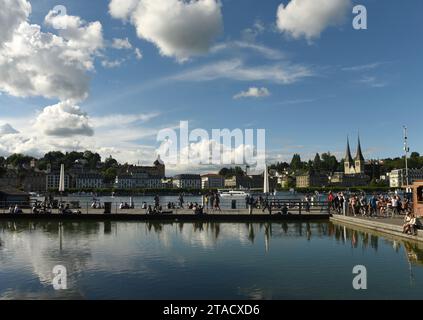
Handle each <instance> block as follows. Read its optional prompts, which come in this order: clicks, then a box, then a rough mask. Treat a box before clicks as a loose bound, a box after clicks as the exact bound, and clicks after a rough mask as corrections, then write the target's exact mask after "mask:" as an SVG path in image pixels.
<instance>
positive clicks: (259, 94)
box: [234, 87, 270, 99]
mask: <svg viewBox="0 0 423 320" xmlns="http://www.w3.org/2000/svg"><path fill="white" fill-rule="evenodd" d="M268 96H270V92H269V90H268V89H267V88H256V87H251V88H249V89H248V90H247V91H242V92H240V93H238V94H236V95H235V96H234V99H241V98H263V97H268Z"/></svg>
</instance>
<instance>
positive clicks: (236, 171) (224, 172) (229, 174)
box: [219, 167, 245, 178]
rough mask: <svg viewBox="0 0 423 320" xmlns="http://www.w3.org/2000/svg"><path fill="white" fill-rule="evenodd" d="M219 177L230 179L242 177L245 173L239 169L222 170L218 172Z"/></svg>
mask: <svg viewBox="0 0 423 320" xmlns="http://www.w3.org/2000/svg"><path fill="white" fill-rule="evenodd" d="M219 175H221V176H223V177H225V178H230V177H234V176H236V177H242V176H245V172H244V170H242V168H241V167H235V168H229V169H228V168H222V169H221V170H220V171H219Z"/></svg>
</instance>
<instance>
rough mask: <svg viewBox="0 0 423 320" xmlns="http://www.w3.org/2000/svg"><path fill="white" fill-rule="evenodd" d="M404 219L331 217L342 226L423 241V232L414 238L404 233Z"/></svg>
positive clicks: (401, 217)
mask: <svg viewBox="0 0 423 320" xmlns="http://www.w3.org/2000/svg"><path fill="white" fill-rule="evenodd" d="M403 220H404V217H403V216H397V217H393V218H385V217H376V218H374V217H361V216H360V217H359V216H357V217H353V216H343V215H331V217H330V221H332V222H333V223H337V224H342V225H351V226H356V227H362V228H365V229H370V230H373V231H378V232H381V233H385V234H389V235H392V236H396V237H400V238H403V239H408V240H413V241H423V230H418V232H417V236H412V235H408V234H404V233H402V225H403V224H404V222H403Z"/></svg>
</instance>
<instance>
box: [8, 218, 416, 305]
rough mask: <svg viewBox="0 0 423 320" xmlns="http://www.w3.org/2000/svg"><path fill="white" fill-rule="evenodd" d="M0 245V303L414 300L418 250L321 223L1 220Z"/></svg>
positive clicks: (405, 244)
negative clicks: (57, 279)
mask: <svg viewBox="0 0 423 320" xmlns="http://www.w3.org/2000/svg"><path fill="white" fill-rule="evenodd" d="M0 242H1V246H0V298H2V299H16V298H20V299H22V298H24V299H27V298H36V299H47V298H54V299H72V298H78V299H106V298H110V299H300V298H306V299H307V298H311V299H362V298H377V299H391V298H399V299H408V298H423V264H422V263H423V245H417V244H413V243H409V242H403V241H393V240H390V239H385V238H383V237H379V236H377V235H375V234H372V233H366V232H361V231H357V230H351V229H348V228H344V227H342V226H338V225H334V224H332V223H329V222H316V223H272V224H270V223H265V224H246V223H201V224H199V223H197V224H193V223H138V222H64V223H61V224H59V222H42V221H38V222H34V221H19V222H12V221H9V222H7V221H0ZM55 265H63V266H65V267H66V269H67V274H68V281H67V286H68V290H65V291H55V290H54V289H53V286H52V280H53V277H54V275H53V273H52V270H53V267H54V266H55ZM355 265H364V266H366V268H367V278H368V289H367V290H362V291H356V290H354V289H353V286H352V280H353V277H354V275H353V274H352V269H353V267H354V266H355Z"/></svg>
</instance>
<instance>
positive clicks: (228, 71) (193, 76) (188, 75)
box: [169, 59, 313, 84]
mask: <svg viewBox="0 0 423 320" xmlns="http://www.w3.org/2000/svg"><path fill="white" fill-rule="evenodd" d="M310 76H313V71H312V70H310V69H309V68H308V67H306V66H302V65H290V64H286V63H285V64H282V63H279V64H271V65H262V66H254V67H248V66H245V65H244V63H243V62H242V60H240V59H233V60H224V61H219V62H217V63H212V64H207V65H204V66H201V67H199V68H194V69H191V70H188V71H185V72H183V73H180V74H177V75H175V76H172V77H170V78H169V79H170V80H179V81H211V80H217V79H230V80H237V81H268V82H274V83H279V84H290V83H294V82H297V81H299V80H301V79H303V78H306V77H310Z"/></svg>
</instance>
